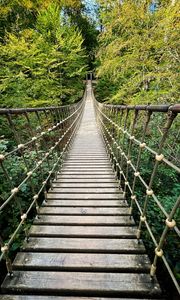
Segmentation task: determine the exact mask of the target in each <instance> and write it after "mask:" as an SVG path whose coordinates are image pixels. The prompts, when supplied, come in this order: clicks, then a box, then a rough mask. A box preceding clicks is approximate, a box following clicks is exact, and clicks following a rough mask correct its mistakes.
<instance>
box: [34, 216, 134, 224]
mask: <svg viewBox="0 0 180 300" xmlns="http://www.w3.org/2000/svg"><path fill="white" fill-rule="evenodd" d="M34 224H41V225H42V224H52V225H63V224H69V225H70V224H71V225H76V224H79V225H91V224H92V225H97V226H98V225H108V224H109V225H114V226H115V225H134V224H135V223H134V220H132V219H130V218H129V217H127V216H84V215H83V216H70V217H69V216H53V217H52V216H50V215H40V216H39V218H38V219H36V220H35V221H34Z"/></svg>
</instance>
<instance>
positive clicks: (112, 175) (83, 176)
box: [57, 174, 115, 180]
mask: <svg viewBox="0 0 180 300" xmlns="http://www.w3.org/2000/svg"><path fill="white" fill-rule="evenodd" d="M57 178H58V180H59V179H61V178H62V179H63V178H64V179H65V178H69V179H71V178H74V179H94V180H95V179H102V180H104V179H106V180H107V179H110V180H113V179H114V180H115V175H114V174H111V175H105V174H101V175H97V174H89V175H87V174H83V175H82V174H81V175H79V174H76V175H73V174H69V175H66V174H61V175H60V174H58V175H57Z"/></svg>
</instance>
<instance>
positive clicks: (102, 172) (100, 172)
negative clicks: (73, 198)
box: [61, 170, 114, 176]
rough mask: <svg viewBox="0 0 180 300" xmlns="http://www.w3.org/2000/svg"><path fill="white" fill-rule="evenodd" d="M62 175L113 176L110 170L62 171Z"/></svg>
mask: <svg viewBox="0 0 180 300" xmlns="http://www.w3.org/2000/svg"><path fill="white" fill-rule="evenodd" d="M61 174H62V175H67V174H68V175H108V176H114V173H113V171H111V170H64V171H63V170H62V172H61Z"/></svg>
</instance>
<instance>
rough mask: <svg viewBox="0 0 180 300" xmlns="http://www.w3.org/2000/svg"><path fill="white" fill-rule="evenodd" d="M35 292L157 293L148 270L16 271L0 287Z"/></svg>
mask: <svg viewBox="0 0 180 300" xmlns="http://www.w3.org/2000/svg"><path fill="white" fill-rule="evenodd" d="M10 289H11V290H13V291H19V290H21V292H24V293H25V292H28V291H31V292H33V291H34V292H38V293H43V294H46V295H47V294H51V293H61V294H62V293H63V294H69V295H71V294H72V292H73V293H75V294H76V295H78V294H81V295H82V296H83V295H84V296H85V295H86V296H89V295H94V294H96V295H97V294H99V293H100V294H101V296H108V295H109V296H110V295H114V296H125V295H128V296H131V295H133V296H135V295H136V296H137V295H146V296H147V297H148V295H150V296H152V295H154V296H155V295H156V296H157V295H159V294H160V288H159V285H158V284H157V282H155V283H153V282H152V281H151V279H150V276H149V275H148V274H124V273H93V272H92V273H87V272H44V271H39V272H33V271H24V272H22V271H15V272H14V276H13V277H12V278H8V277H6V279H5V281H4V282H3V284H2V290H3V291H4V292H5V291H6V292H8V291H9V290H10Z"/></svg>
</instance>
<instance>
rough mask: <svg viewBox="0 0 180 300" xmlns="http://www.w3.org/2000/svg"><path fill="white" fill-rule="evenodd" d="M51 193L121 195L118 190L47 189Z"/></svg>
mask: <svg viewBox="0 0 180 300" xmlns="http://www.w3.org/2000/svg"><path fill="white" fill-rule="evenodd" d="M49 192H51V193H58V194H81V193H82V194H117V195H120V193H122V192H121V191H120V190H119V189H118V188H105V187H104V188H102V187H100V188H86V187H84V188H70V187H69V188H68V189H67V188H58V187H54V188H53V189H49Z"/></svg>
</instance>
